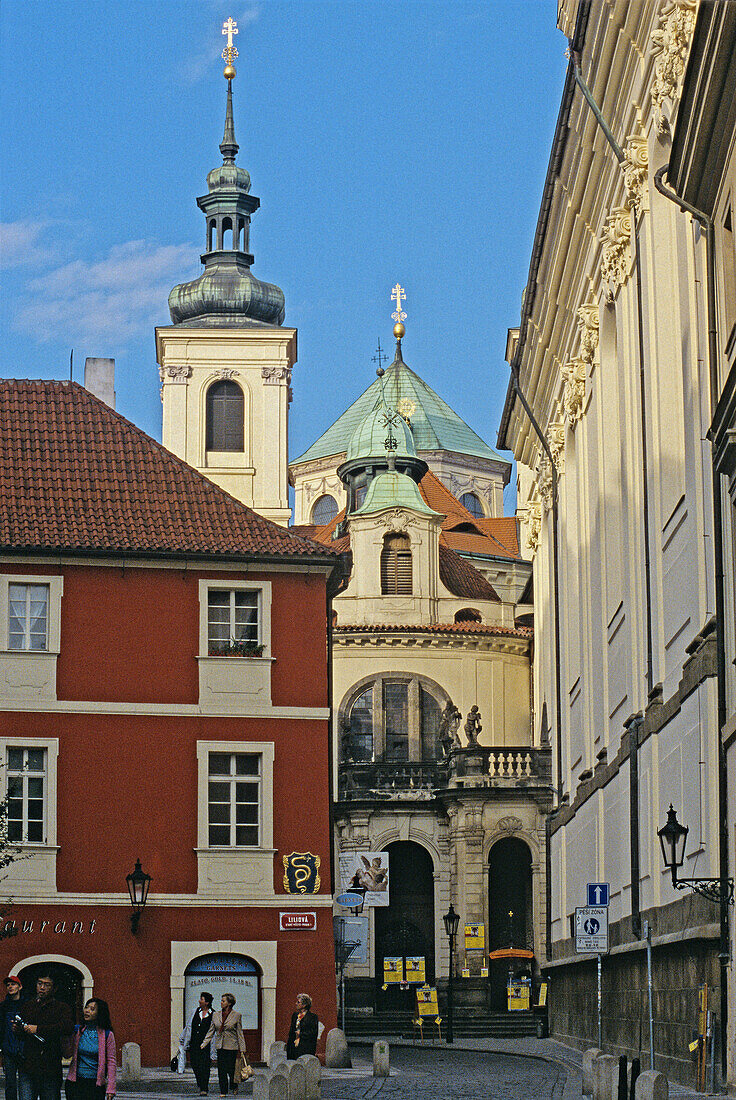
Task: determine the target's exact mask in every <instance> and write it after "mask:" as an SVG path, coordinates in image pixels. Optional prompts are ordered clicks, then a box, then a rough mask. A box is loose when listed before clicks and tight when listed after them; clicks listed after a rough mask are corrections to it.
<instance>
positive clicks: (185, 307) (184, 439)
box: [156, 19, 297, 525]
mask: <svg viewBox="0 0 736 1100" xmlns="http://www.w3.org/2000/svg"><path fill="white" fill-rule="evenodd" d="M223 34H227V36H228V45H227V46H226V47H225V49H224V51H223V58H224V60H225V61H226V67H225V72H224V75H225V78H226V79H227V107H226V111H225V132H224V135H223V139H222V143H221V145H220V152H221V153H222V164H221V165H220V166H219V167H217V168H213V169H212V171H211V172H210V173H209V175H208V176H207V194H206V195H203V196H202V197H201V198H198V199H197V205H198V206H199V208H200V210H201V211H202V213H203V214H204V217H205V232H206V240H205V252H204V253H203V255H202V257H201V259H202V263H203V264H204V271H203V272H202V274H201V275H200V276H199V278H198V279H195V280H193V281H192V282H190V283H182V284H180V285H179V286H175V287H174V289H173V290H172V291H171V294H170V295H169V312H170V314H171V322H172V323H171V325H169V326H166V327H161V328H157V329H156V359H157V361H158V364H159V374H160V377H161V400H162V402H163V443H164V446H165V447H167V448H168V449H169V450H170V451H173V452H174V454H176V455H179V457H180V458H183V459H184V460H185V461H186V462H188V463H189V465H190V466H194V467H195V469H197V470H199V471H200V472H201V473H203V474H205V476H206V477H208V478H210V480H211V481H214V482H215V483H216V484H217V485H219V486H221V487H222V488H223V489H225V490H227V492H229V493H231V494H232V495H233V496H234V497H237V498H238V500H241V501H243V503H244V504H247V505H249V506H250V507H252V508H254V509H255V511H257V512H259V513H260V514H261V515H262V516H265V517H266V518H267V519H271V520H274V521H275V522H276V523H281V524H283V525H286V524H287V523H288V521H289V515H290V510H289V503H288V495H287V494H288V489H287V477H288V417H289V402H290V400H291V390H290V383H291V371H292V367H293V366H294V363H295V362H296V336H297V334H296V329H293V328H285V327H283V320H284V294H283V291H282V290H281V289H280V287H277V286H274V285H273V284H271V283H265V282H261V280H259V279H256V277H255V276H254V275H253V274H252V272H251V265H252V264H253V256H252V255H251V253H250V251H249V248H250V219H251V215H252V214H253V213H254V212H255V211H256V210H257V209H258V207H259V205H260V200H259V199H257V198H256V197H255V195H251V193H250V186H251V184H250V175H249V173H248V172H247V171H246V170H245V168H241V167H239V166H238V165H237V164H236V163H235V158H236V155H237V153H238V148H239V147H238V144H237V142H236V140H235V125H234V121H233V91H232V81H233V77H234V76H235V69H234V67H233V60H234V58H235V57H237V49H236V48H235V47H234V46H233V44H232V36H233V34H237V26H236V24H235V23H234V21H233V20H231V19H230V20H228V21H227V22H226V23H225V25H224V27H223Z"/></svg>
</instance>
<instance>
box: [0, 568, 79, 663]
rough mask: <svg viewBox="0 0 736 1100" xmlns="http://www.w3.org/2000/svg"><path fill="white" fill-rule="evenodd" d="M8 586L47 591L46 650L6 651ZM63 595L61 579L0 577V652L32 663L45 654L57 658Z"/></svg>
mask: <svg viewBox="0 0 736 1100" xmlns="http://www.w3.org/2000/svg"><path fill="white" fill-rule="evenodd" d="M11 584H42V585H45V586H46V587H47V588H48V590H49V607H48V620H47V623H46V632H47V633H46V643H47V644H46V649H10V636H9V635H10V606H9V605H10V598H9V589H10V585H11ZM63 595H64V578H63V577H54V576H49V575H47V574H43V573H33V574H30V573H0V628H1V629H2V631H3V636H2V644H1V645H0V652H3V653H7V654H9V655H10V656H12V657H13V658H14V659H17V660H21V661H22V660H31V661H32V660H34V659H38V658H39V657H45V656H47V655H48V654H58V653H59V650H60V648H61V597H62V596H63Z"/></svg>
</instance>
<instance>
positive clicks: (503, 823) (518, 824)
mask: <svg viewBox="0 0 736 1100" xmlns="http://www.w3.org/2000/svg"><path fill="white" fill-rule="evenodd" d="M498 828H499V829H500V831H501V832H502V833H519V832H521V830H522V829H523V828H524V822H523V821H522V820H521V818H518V817H511V816H509V817H502V818H501V819H500V820H499V822H498Z"/></svg>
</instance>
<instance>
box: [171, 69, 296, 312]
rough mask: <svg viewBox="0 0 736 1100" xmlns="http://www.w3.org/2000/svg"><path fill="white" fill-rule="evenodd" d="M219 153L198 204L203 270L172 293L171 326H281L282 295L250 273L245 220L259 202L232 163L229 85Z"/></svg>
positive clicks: (247, 221) (245, 177)
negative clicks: (201, 219)
mask: <svg viewBox="0 0 736 1100" xmlns="http://www.w3.org/2000/svg"><path fill="white" fill-rule="evenodd" d="M220 152H221V153H222V158H223V159H222V164H221V165H220V166H219V167H218V168H213V169H212V171H211V172H210V173H209V175H208V176H207V187H208V192H207V194H206V195H203V196H202V197H201V198H199V199H197V205H198V206H199V208H200V210H201V211H202V212H203V213H204V215H205V218H206V220H207V251H206V252H204V253H203V255H202V263H203V264H204V271H203V272H202V274H201V275H200V276H199V278H198V279H194V280H193V281H192V282H189V283H180V284H179V286H175V287H174V289H173V290H172V291H171V294H169V312H170V314H171V320H172V322H173V324H175V325H192V326H196V327H218V326H222V327H228V328H230V327H238V326H241V325H242V326H253V325H269V326H270V325H281V324H283V321H284V293H283V291H282V290H281V288H280V287H278V286H275V285H274V284H273V283H264V282H262V281H261V280H260V279H256V277H255V275H253V273H252V272H251V270H250V268H251V264H252V263H253V256H252V255H251V254H250V252H249V251H248V249H249V247H250V246H249V237H250V218H251V214H253V213H254V212H255V211H256V210H257V209H258V207H259V206H260V199H258V198H256V197H255V195H251V194H250V174H249V173H248V172H247V171H246V170H245V168H239V167H238V166H237V164H236V163H235V157H236V155H237V152H238V143H237V142H236V140H235V126H234V123H233V92H232V82H231V81H228V87H227V109H226V111H225V133H224V135H223V139H222V142H221V143H220Z"/></svg>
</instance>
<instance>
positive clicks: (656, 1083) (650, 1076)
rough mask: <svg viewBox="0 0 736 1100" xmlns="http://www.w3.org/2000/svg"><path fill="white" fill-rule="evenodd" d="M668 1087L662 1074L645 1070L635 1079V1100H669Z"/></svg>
mask: <svg viewBox="0 0 736 1100" xmlns="http://www.w3.org/2000/svg"><path fill="white" fill-rule="evenodd" d="M669 1094H670V1090H669V1086H668V1084H667V1078H666V1077H665V1075H664V1074H663V1073H655V1072H654V1071H653V1070H647V1072H646V1073H640V1074H639V1076H638V1077H637V1079H636V1088H635V1096H636V1100H669Z"/></svg>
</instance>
